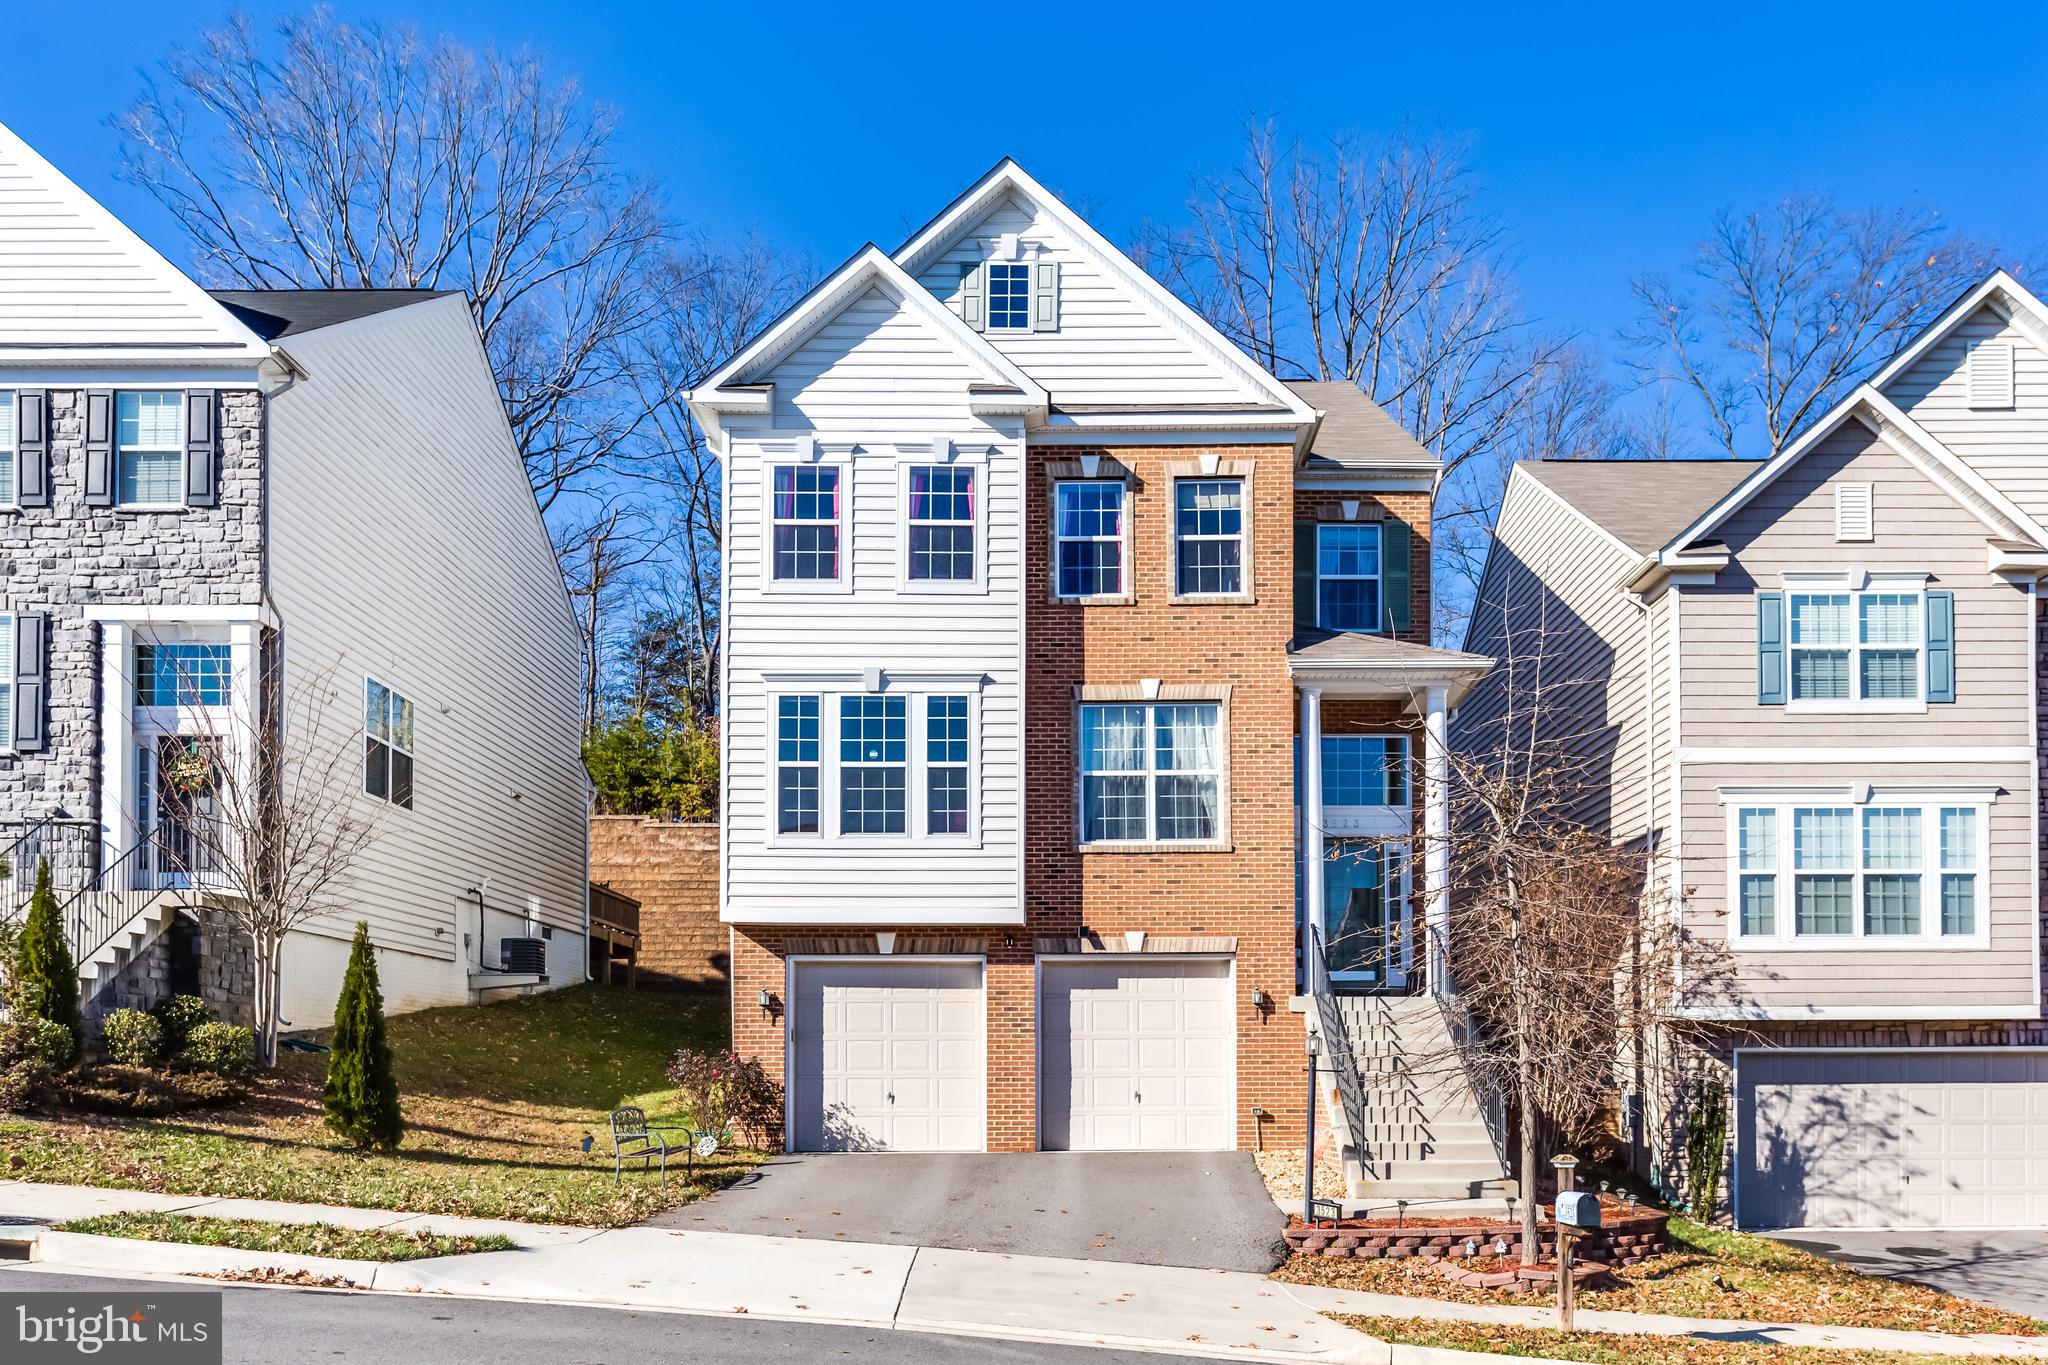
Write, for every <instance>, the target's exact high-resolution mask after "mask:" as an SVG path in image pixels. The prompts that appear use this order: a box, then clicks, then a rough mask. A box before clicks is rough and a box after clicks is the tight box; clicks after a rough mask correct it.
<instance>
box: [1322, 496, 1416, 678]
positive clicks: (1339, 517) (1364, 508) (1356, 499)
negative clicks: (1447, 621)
mask: <svg viewBox="0 0 2048 1365" xmlns="http://www.w3.org/2000/svg"><path fill="white" fill-rule="evenodd" d="M1346 503H1357V504H1358V515H1357V517H1356V520H1358V521H1387V520H1399V521H1405V522H1407V523H1408V526H1409V528H1410V530H1411V531H1413V533H1414V539H1413V545H1412V549H1411V551H1410V555H1409V565H1408V590H1409V627H1408V629H1407V630H1405V631H1402V632H1400V633H1399V634H1397V635H1396V636H1395V637H1394V638H1396V639H1400V640H1409V641H1413V642H1414V643H1416V644H1423V645H1426V644H1428V643H1429V642H1430V614H1431V606H1430V598H1429V592H1430V521H1429V511H1430V508H1429V494H1427V493H1419V492H1418V493H1396V492H1382V493H1373V492H1365V491H1361V490H1354V489H1349V488H1297V489H1296V490H1295V491H1294V519H1295V520H1296V521H1343V520H1345V517H1344V505H1345V504H1346Z"/></svg>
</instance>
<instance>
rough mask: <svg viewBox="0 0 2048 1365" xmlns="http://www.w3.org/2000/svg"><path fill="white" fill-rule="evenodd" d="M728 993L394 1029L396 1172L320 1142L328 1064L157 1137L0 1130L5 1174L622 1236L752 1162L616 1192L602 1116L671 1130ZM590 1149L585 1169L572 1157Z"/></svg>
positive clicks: (125, 1130) (283, 1076)
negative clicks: (690, 1057)
mask: <svg viewBox="0 0 2048 1365" xmlns="http://www.w3.org/2000/svg"><path fill="white" fill-rule="evenodd" d="M727 1032H728V1029H727V1015H726V1000H725V996H724V995H723V993H702V994H675V993H668V992H660V991H625V990H606V989H602V988H600V987H595V986H577V987H572V988H570V989H568V990H561V991H551V992H548V993H546V994H542V995H536V996H532V997H529V998H525V999H517V1000H511V1001H507V1002H505V1003H502V1004H495V1005H487V1006H483V1007H481V1008H474V1009H463V1008H451V1009H438V1010H424V1011H421V1012H419V1013H416V1014H406V1015H398V1016H395V1017H393V1018H392V1020H391V1021H390V1035H391V1046H392V1051H393V1053H394V1055H395V1057H396V1059H397V1069H398V1080H399V1090H400V1095H401V1099H402V1102H403V1105H404V1110H405V1118H406V1125H407V1132H406V1138H405V1144H404V1146H402V1147H401V1148H400V1149H399V1150H398V1151H397V1152H395V1153H390V1154H363V1153H358V1152H355V1151H353V1150H350V1149H348V1148H345V1147H343V1146H342V1145H341V1144H339V1143H338V1142H337V1141H336V1140H335V1139H334V1138H333V1136H332V1135H331V1134H330V1133H328V1131H327V1129H326V1127H325V1125H324V1123H323V1115H322V1113H321V1109H320V1081H321V1076H322V1074H323V1071H324V1067H325V1061H326V1059H325V1057H323V1056H315V1055H310V1054H306V1053H286V1054H285V1055H284V1059H283V1061H282V1062H281V1063H280V1065H279V1066H278V1068H277V1070H276V1071H275V1072H274V1073H272V1074H270V1075H267V1076H264V1077H262V1078H260V1079H259V1080H258V1081H257V1082H256V1084H255V1085H254V1086H253V1087H252V1089H251V1093H250V1095H249V1096H248V1098H247V1099H245V1100H243V1101H242V1102H241V1103H239V1104H235V1105H232V1106H228V1107H224V1108H220V1109H212V1110H206V1111H201V1112H195V1113H189V1114H183V1115H177V1116H174V1117H170V1118H163V1119H147V1120H137V1119H119V1118H106V1117H102V1116H98V1115H88V1114H61V1115H51V1116H26V1117H24V1116H11V1117H7V1118H0V1166H4V1167H5V1170H4V1171H0V1174H5V1175H7V1176H11V1177H12V1178H15V1179H20V1180H48V1181H62V1182H72V1183H77V1184H86V1185H107V1186H114V1187H118V1188H125V1189H146V1190H163V1191H168V1192H171V1193H175V1194H211V1195H227V1196H243V1197H249V1198H263V1199H290V1200H303V1201H307V1202H313V1203H329V1204H351V1205H356V1206H359V1207H364V1208H396V1209H407V1210H411V1211H415V1212H421V1213H450V1214H462V1215H467V1216H471V1217H482V1218H517V1219H525V1220H529V1221H535V1222H558V1223H579V1224H585V1225H590V1226H616V1225H619V1224H622V1223H630V1222H633V1221H636V1220H638V1219H641V1218H644V1217H646V1216H647V1215H649V1214H650V1213H654V1212H656V1211H657V1210H660V1209H663V1208H668V1207H671V1206H673V1205H676V1204H682V1203H687V1202H689V1201H690V1200H692V1199H695V1198H697V1197H699V1196H700V1195H703V1194H705V1193H708V1192H709V1191H711V1190H713V1189H717V1188H720V1187H722V1186H724V1185H726V1184H729V1183H731V1182H732V1181H733V1180H735V1179H737V1178H738V1177H739V1176H741V1175H743V1174H745V1172H746V1171H747V1170H749V1169H751V1168H752V1166H753V1165H754V1164H755V1163H756V1162H758V1161H759V1160H760V1156H759V1154H756V1153H748V1152H731V1153H720V1154H719V1156H717V1157H715V1158H713V1159H712V1160H711V1161H710V1162H708V1163H705V1162H699V1163H698V1164H697V1169H696V1174H695V1176H694V1178H692V1179H688V1180H686V1179H684V1178H683V1175H682V1172H681V1171H680V1170H676V1171H672V1172H671V1174H670V1178H669V1182H668V1185H667V1187H666V1188H661V1187H659V1186H657V1184H656V1181H655V1177H654V1176H653V1175H652V1174H649V1175H646V1176H640V1175H637V1174H633V1173H630V1172H629V1173H628V1175H627V1176H626V1179H625V1181H624V1183H623V1184H621V1185H620V1186H618V1187H617V1188H614V1186H613V1185H612V1181H611V1158H610V1149H611V1144H610V1139H609V1137H608V1136H607V1130H606V1128H605V1116H606V1114H607V1113H608V1112H609V1111H610V1110H611V1109H612V1108H614V1107H615V1106H617V1105H619V1104H639V1105H641V1106H642V1107H644V1108H645V1109H647V1111H648V1113H649V1115H650V1117H651V1119H652V1120H653V1121H654V1122H656V1123H663V1122H668V1123H677V1122H681V1121H683V1119H684V1117H685V1116H683V1115H681V1114H679V1113H678V1112H677V1111H676V1107H675V1102H674V1097H673V1094H672V1092H671V1091H669V1089H668V1088H667V1080H666V1077H665V1074H664V1073H665V1071H666V1068H667V1066H668V1061H669V1058H670V1057H671V1056H672V1055H673V1054H674V1052H675V1051H676V1049H677V1048H680V1047H686V1046H687V1047H696V1048H714V1047H723V1046H725V1045H726V1039H727ZM585 1134H589V1135H590V1136H591V1137H592V1138H594V1139H595V1141H594V1142H593V1143H592V1149H591V1151H590V1152H589V1153H588V1154H585V1153H584V1152H583V1151H582V1150H580V1144H581V1140H582V1138H583V1137H584V1135H585Z"/></svg>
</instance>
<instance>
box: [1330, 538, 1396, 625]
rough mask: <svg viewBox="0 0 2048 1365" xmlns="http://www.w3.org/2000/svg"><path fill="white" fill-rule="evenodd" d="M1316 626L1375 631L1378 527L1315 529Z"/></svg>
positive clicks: (1377, 615) (1378, 620) (1378, 564)
mask: <svg viewBox="0 0 2048 1365" xmlns="http://www.w3.org/2000/svg"><path fill="white" fill-rule="evenodd" d="M1316 624H1317V625H1318V626H1320V627H1321V628H1322V629H1324V630H1371V631H1376V630H1379V629H1380V628H1381V627H1380V527H1379V525H1378V523H1376V522H1344V523H1326V524H1324V525H1321V526H1318V527H1316Z"/></svg>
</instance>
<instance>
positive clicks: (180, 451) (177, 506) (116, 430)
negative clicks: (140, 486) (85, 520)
mask: <svg viewBox="0 0 2048 1365" xmlns="http://www.w3.org/2000/svg"><path fill="white" fill-rule="evenodd" d="M184 392H185V391H184V389H182V388H171V387H169V386H167V385H162V384H124V385H122V386H121V387H120V388H118V389H116V390H114V411H113V413H112V414H111V419H112V423H113V430H112V431H111V432H109V433H108V434H109V436H111V437H112V439H113V457H112V458H113V468H111V469H109V470H108V471H107V477H108V478H109V480H111V482H112V484H113V490H112V491H113V495H114V504H113V506H114V510H115V511H117V512H183V511H185V510H186V505H185V500H184V499H183V498H179V499H178V500H177V501H176V502H127V501H125V500H123V499H122V497H121V485H122V483H123V482H124V481H123V479H122V478H121V457H122V454H123V453H124V452H126V451H129V450H140V451H146V452H148V453H149V454H152V455H159V454H162V453H164V451H166V450H172V451H175V452H176V453H177V456H178V471H179V473H178V483H179V487H180V488H181V489H182V488H183V486H184V481H185V474H184V468H185V444H186V436H187V434H188V433H187V432H186V429H185V421H186V412H185V404H184V403H183V401H182V395H183V394H184ZM126 393H168V394H171V395H172V396H174V397H179V398H180V399H181V401H180V402H179V403H178V405H177V409H178V440H177V444H176V445H174V446H124V445H122V444H121V395H122V394H126Z"/></svg>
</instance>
